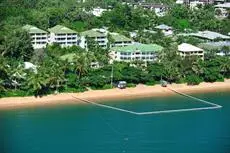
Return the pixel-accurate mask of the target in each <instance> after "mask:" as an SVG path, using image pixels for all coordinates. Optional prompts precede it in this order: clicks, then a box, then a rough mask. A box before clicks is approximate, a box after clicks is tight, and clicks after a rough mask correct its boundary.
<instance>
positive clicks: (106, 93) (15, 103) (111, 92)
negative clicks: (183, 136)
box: [0, 79, 230, 110]
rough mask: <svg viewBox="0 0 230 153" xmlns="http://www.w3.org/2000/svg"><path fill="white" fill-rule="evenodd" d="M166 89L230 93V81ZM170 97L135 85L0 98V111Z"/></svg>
mask: <svg viewBox="0 0 230 153" xmlns="http://www.w3.org/2000/svg"><path fill="white" fill-rule="evenodd" d="M168 87H169V88H172V89H175V90H177V91H179V92H184V93H188V94H190V93H209V92H221V91H228V90H229V91H230V79H226V80H225V81H224V82H215V83H201V84H200V85H196V86H188V85H187V84H170V85H168ZM172 95H175V93H173V92H172V91H170V90H169V89H168V88H167V87H161V85H155V86H146V85H137V86H136V87H135V88H126V89H117V88H114V89H107V90H90V91H86V92H82V93H60V94H57V95H47V96H43V97H42V98H35V97H32V96H31V97H7V98H0V110H7V109H18V108H26V107H40V106H54V105H62V104H63V105H67V104H71V105H72V104H85V103H84V102H82V101H79V100H76V99H75V98H74V97H78V98H82V99H87V100H92V101H96V102H100V101H109V100H118V99H136V98H144V97H154V96H172ZM73 96H74V97H73Z"/></svg>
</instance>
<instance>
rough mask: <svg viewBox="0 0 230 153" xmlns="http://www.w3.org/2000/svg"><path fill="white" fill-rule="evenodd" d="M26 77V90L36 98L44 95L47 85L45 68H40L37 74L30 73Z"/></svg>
mask: <svg viewBox="0 0 230 153" xmlns="http://www.w3.org/2000/svg"><path fill="white" fill-rule="evenodd" d="M28 75H29V77H28V79H27V88H28V89H29V90H30V91H32V93H34V96H35V97H37V96H42V95H43V94H45V93H46V90H45V88H46V87H47V86H48V83H49V80H48V78H49V75H48V74H47V73H46V71H45V68H42V67H40V68H38V72H37V73H33V72H31V73H30V74H28Z"/></svg>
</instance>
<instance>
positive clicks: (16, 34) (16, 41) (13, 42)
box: [0, 30, 34, 61]
mask: <svg viewBox="0 0 230 153" xmlns="http://www.w3.org/2000/svg"><path fill="white" fill-rule="evenodd" d="M33 52H34V50H33V47H32V44H31V38H30V36H29V34H28V33H27V32H26V31H21V30H16V31H12V32H11V33H9V34H8V35H7V36H6V37H5V38H4V41H2V43H1V44H0V54H1V55H2V56H3V57H9V58H13V59H19V60H20V59H21V60H24V61H28V60H30V59H31V57H32V55H33Z"/></svg>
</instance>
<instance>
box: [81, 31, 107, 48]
mask: <svg viewBox="0 0 230 153" xmlns="http://www.w3.org/2000/svg"><path fill="white" fill-rule="evenodd" d="M87 38H90V39H92V40H94V41H95V42H96V43H98V45H99V46H100V47H101V48H104V49H105V48H107V43H108V39H107V34H106V32H105V31H104V30H101V29H92V30H88V31H84V32H82V33H81V43H80V47H82V48H87Z"/></svg>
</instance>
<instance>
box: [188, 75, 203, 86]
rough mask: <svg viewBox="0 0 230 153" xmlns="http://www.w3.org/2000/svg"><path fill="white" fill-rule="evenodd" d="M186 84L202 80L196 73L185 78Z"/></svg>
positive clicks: (197, 82) (195, 83) (194, 83)
mask: <svg viewBox="0 0 230 153" xmlns="http://www.w3.org/2000/svg"><path fill="white" fill-rule="evenodd" d="M186 80H187V84H188V85H198V84H200V83H201V82H202V80H201V79H200V78H199V76H197V75H190V76H188V77H187V78H186Z"/></svg>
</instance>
